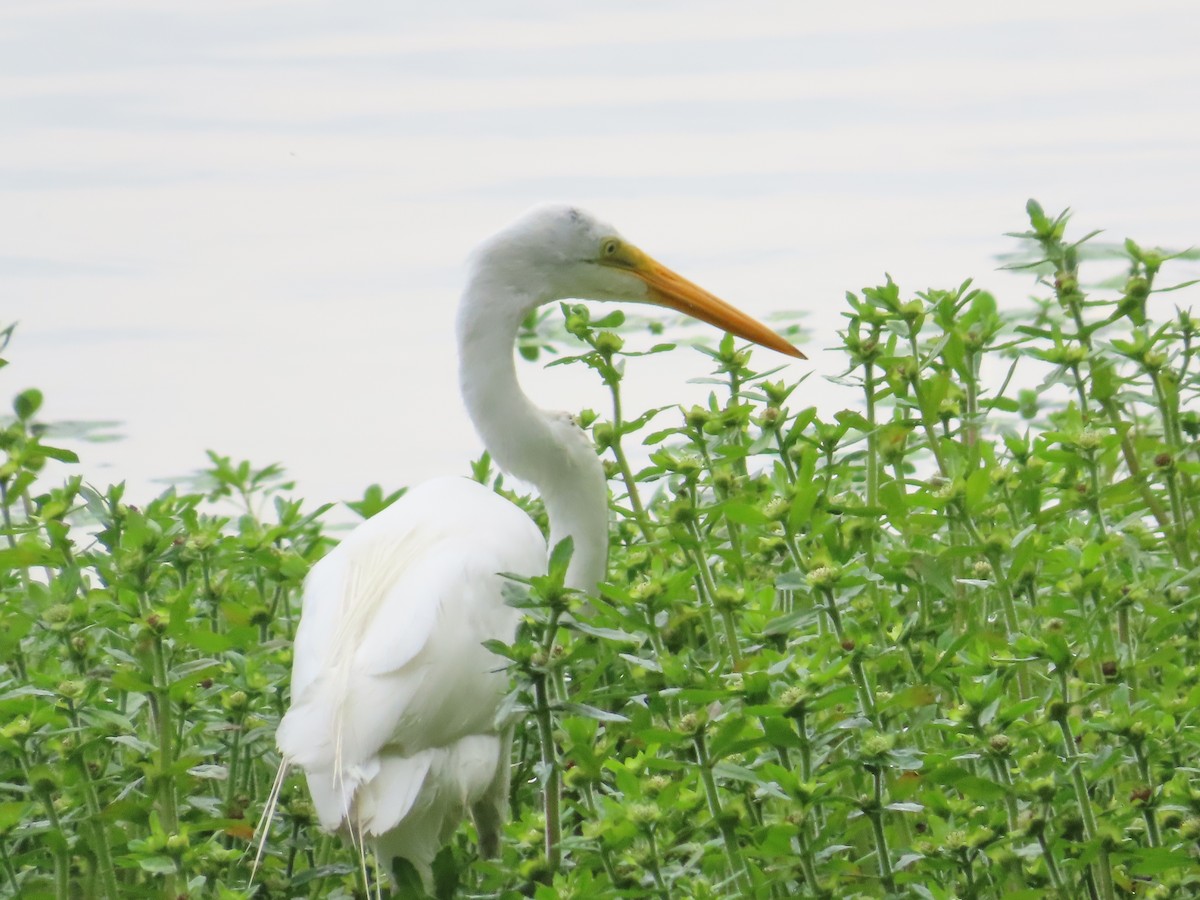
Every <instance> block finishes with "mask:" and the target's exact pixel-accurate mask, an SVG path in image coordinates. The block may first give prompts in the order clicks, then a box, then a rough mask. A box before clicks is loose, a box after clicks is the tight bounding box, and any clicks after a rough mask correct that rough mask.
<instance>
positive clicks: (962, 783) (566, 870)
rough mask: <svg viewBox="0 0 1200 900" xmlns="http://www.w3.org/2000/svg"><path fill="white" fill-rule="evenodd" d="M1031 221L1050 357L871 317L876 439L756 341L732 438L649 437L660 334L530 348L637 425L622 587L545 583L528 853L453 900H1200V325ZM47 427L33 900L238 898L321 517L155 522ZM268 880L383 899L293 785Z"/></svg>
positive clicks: (374, 494) (14, 692)
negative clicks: (68, 469) (561, 355)
mask: <svg viewBox="0 0 1200 900" xmlns="http://www.w3.org/2000/svg"><path fill="white" fill-rule="evenodd" d="M1028 213H1029V220H1030V227H1029V229H1028V230H1027V231H1025V232H1023V233H1021V234H1019V235H1017V237H1018V238H1019V240H1020V241H1021V247H1022V251H1021V252H1022V254H1023V255H1022V257H1021V260H1020V261H1019V262H1018V264H1019V265H1028V266H1029V267H1030V268H1031V269H1032V270H1033V271H1034V272H1036V273H1038V274H1039V278H1038V288H1037V293H1038V295H1039V296H1038V299H1036V300H1035V301H1034V305H1033V307H1032V308H1031V309H1029V310H1027V311H1025V312H1023V313H1022V314H1020V315H1017V316H1008V315H1005V314H1003V313H1002V312H1001V311H1000V310H999V309H998V307H997V304H996V302H995V301H994V299H993V298H992V296H991V295H989V294H988V293H986V292H983V291H980V290H975V289H973V288H972V287H971V285H970V283H965V284H962V285H960V286H959V287H957V288H954V289H951V290H930V291H926V292H924V293H917V294H908V293H906V292H904V291H902V290H901V288H900V287H899V286H898V285H896V284H894V283H892V282H891V281H890V280H888V281H887V282H886V283H884V284H882V285H880V286H878V287H873V288H869V289H866V290H863V291H861V292H859V293H858V294H850V295H848V297H847V306H846V311H845V316H846V326H845V330H844V331H843V332H842V333H841V341H842V351H843V353H842V365H843V366H844V371H842V372H841V373H839V374H838V375H837V376H836V378H835V379H834V380H836V381H837V382H839V383H840V384H842V385H848V386H850V387H851V388H852V389H853V390H855V391H856V392H858V394H859V396H860V397H861V402H860V403H859V404H858V405H857V407H856V408H855V409H847V410H842V411H839V412H832V411H830V410H818V409H817V407H816V406H814V405H811V404H809V403H807V402H805V400H804V399H803V398H804V397H805V396H806V391H807V388H806V386H805V385H804V384H802V383H799V384H798V383H787V382H785V381H782V380H779V379H778V378H776V377H775V375H776V373H774V372H770V371H761V370H760V369H759V368H757V366H758V365H760V364H773V363H774V360H773V359H772V358H770V357H769V356H768V355H766V354H762V355H761V358H759V357H756V358H754V359H752V358H751V356H750V354H749V352H748V351H746V350H743V349H740V348H738V347H737V346H736V345H735V344H734V343H733V342H732V341H731V340H728V339H726V340H724V341H722V342H721V343H720V345H719V346H718V348H717V349H716V350H704V351H703V352H704V353H705V354H706V356H707V358H708V364H709V367H710V369H711V375H710V376H709V377H708V379H707V380H708V381H710V382H711V384H712V387H713V389H712V393H711V395H710V396H709V398H708V401H707V403H705V404H704V405H698V406H693V407H691V408H690V409H679V408H674V407H672V408H666V409H660V410H652V411H649V412H647V413H645V414H642V415H638V416H631V415H629V414H627V413H626V412H625V411H623V410H622V407H621V402H620V401H621V387H622V384H623V380H624V378H625V377H626V367H627V365H628V367H629V370H630V372H634V371H635V370H636V360H635V359H634V357H637V356H638V355H639V353H635V352H632V351H628V350H626V348H625V340H626V338H627V337H632V336H633V335H632V332H633V331H636V330H637V329H631V328H630V326H628V325H625V326H622V317H621V315H620V314H619V313H616V314H610V315H608V316H606V317H605V318H603V319H594V318H592V313H591V312H590V311H589V309H588V308H587V307H584V306H566V307H564V311H565V318H564V319H563V320H560V319H558V318H557V317H551V318H549V319H546V318H543V319H535V320H531V322H530V323H529V329H528V331H527V332H526V333H525V335H524V336H523V339H522V344H521V351H522V353H523V354H525V355H527V356H531V357H535V356H537V355H538V354H539V352H541V351H542V350H543V349H545V348H546V347H547V346H548V345H559V344H560V343H561V341H560V340H559V337H561V331H562V329H563V328H564V327H565V331H566V332H569V333H570V334H571V335H572V336H573V339H577V340H578V341H581V342H582V344H583V345H584V346H585V348H586V349H585V352H584V353H583V354H582V355H579V356H575V357H572V358H571V359H569V360H558V361H556V364H557V363H561V362H570V363H571V364H583V365H587V366H589V367H591V368H592V369H594V370H595V371H596V373H597V375H598V376H599V377H600V379H601V381H602V382H603V384H604V386H605V387H606V388H607V390H608V391H609V394H610V399H611V406H610V407H609V409H608V411H607V412H606V413H605V415H603V416H597V415H596V414H594V413H590V412H585V413H584V414H583V422H584V424H585V425H586V426H587V427H589V428H590V430H591V433H592V435H593V437H594V439H595V442H596V445H597V447H598V449H599V451H600V452H601V453H602V454H603V455H604V457H605V460H606V465H607V466H608V467H609V473H610V475H611V479H612V481H611V483H612V488H613V508H614V516H613V528H612V534H611V552H610V566H609V580H608V582H607V583H606V584H604V585H603V586H602V587H601V589H600V593H599V596H598V597H590V598H585V597H581V596H577V595H573V594H572V593H571V592H569V591H566V590H564V589H563V587H562V575H563V571H564V567H565V560H566V558H567V556H568V554H569V550H570V548H569V547H566V546H564V547H561V548H558V549H557V551H556V553H555V554H554V560H553V565H552V566H551V570H550V572H549V574H548V575H545V576H542V577H538V578H534V579H531V580H530V581H528V582H526V583H524V584H519V583H514V588H513V592H512V597H511V600H512V602H514V603H515V604H517V605H519V606H521V607H522V609H523V610H524V612H525V620H526V624H525V626H524V627H523V628H522V631H521V633H520V634H519V635H518V638H517V640H516V641H515V642H514V643H512V644H511V645H497V646H496V650H497V651H498V652H500V653H501V654H502V655H504V656H505V657H507V658H508V659H509V660H510V661H511V671H512V675H513V685H514V690H513V694H512V696H511V701H512V704H513V705H514V706H515V707H521V708H524V709H525V710H527V712H528V715H527V716H526V718H525V720H524V721H525V724H524V726H523V727H522V728H521V729H520V730H519V732H518V740H517V741H516V744H515V747H514V768H513V785H514V790H513V793H512V823H511V825H510V826H509V829H508V839H507V841H506V842H505V846H504V848H503V852H502V856H501V858H499V859H497V860H479V859H476V858H475V854H474V849H473V847H474V844H473V842H472V841H471V839H470V837H471V836H470V828H469V826H464V828H463V829H461V830H460V832H459V834H458V835H457V836H456V839H455V841H454V842H453V843H452V845H451V846H450V847H449V848H448V849H447V850H446V851H445V852H444V853H443V855H442V856H441V857H439V861H438V865H437V877H438V894H439V895H441V896H451V895H453V894H454V893H455V892H457V893H458V894H459V895H461V896H501V897H519V896H534V897H537V898H547V900H548V898H565V897H577V898H595V897H643V896H645V897H663V898H671V897H673V898H716V897H830V898H852V897H884V896H895V897H917V898H937V900H943V898H945V900H949V898H1000V897H1007V898H1042V897H1061V898H1078V897H1093V898H1103V900H1111V898H1115V897H1124V896H1137V897H1180V898H1183V897H1195V896H1197V895H1200V868H1198V863H1197V850H1198V844H1197V841H1198V840H1200V780H1198V777H1197V776H1198V769H1197V766H1198V764H1200V729H1198V727H1197V709H1198V708H1200V618H1198V612H1200V597H1198V593H1200V587H1198V581H1197V562H1198V560H1200V525H1198V522H1200V494H1198V493H1197V490H1196V487H1197V482H1198V481H1200V453H1198V443H1197V438H1198V436H1200V416H1198V414H1197V409H1198V403H1197V394H1198V392H1200V375H1198V369H1200V360H1198V359H1197V352H1196V340H1197V333H1198V328H1197V323H1196V321H1195V320H1194V319H1193V318H1192V317H1191V316H1190V314H1188V313H1187V312H1183V311H1180V310H1178V309H1173V308H1172V306H1171V303H1170V298H1171V296H1172V295H1170V294H1169V293H1168V292H1169V291H1171V290H1173V289H1174V288H1176V287H1182V286H1183V285H1164V284H1162V283H1161V279H1160V270H1162V269H1163V267H1164V266H1165V265H1166V264H1167V263H1168V262H1169V260H1170V259H1171V258H1172V257H1171V255H1170V254H1167V253H1164V252H1160V251H1152V250H1147V249H1143V248H1141V247H1139V246H1137V245H1136V244H1134V243H1132V242H1127V243H1126V244H1125V245H1124V246H1123V247H1120V248H1116V250H1117V253H1118V255H1120V257H1121V258H1122V259H1123V264H1122V265H1123V271H1122V273H1121V275H1120V277H1119V278H1118V279H1117V280H1116V281H1115V282H1110V283H1106V284H1100V285H1095V286H1092V287H1085V285H1086V284H1088V282H1085V281H1084V279H1083V277H1082V275H1081V272H1080V260H1081V259H1084V260H1088V259H1090V258H1091V257H1092V256H1102V255H1104V254H1103V253H1102V252H1096V251H1094V250H1093V245H1092V244H1085V243H1084V241H1086V240H1087V238H1084V239H1083V240H1074V241H1068V238H1067V236H1066V227H1067V216H1066V215H1065V214H1064V215H1060V216H1057V217H1050V216H1047V215H1046V214H1044V213H1043V211H1042V210H1041V208H1040V207H1038V206H1037V204H1036V203H1033V202H1031V203H1030V204H1029V206H1028ZM1088 237H1091V236H1090V235H1089V236H1088ZM1101 249H1102V248H1101ZM1193 258H1194V257H1193ZM1089 277H1093V276H1090V274H1089ZM622 327H623V328H624V331H623V332H622V331H619V330H618V329H619V328H622ZM9 334H11V329H10V330H9V332H7V333H6V337H7V335H9ZM669 349H671V345H669V344H663V345H658V346H655V347H653V348H651V350H650V351H648V352H667V351H668V350H669ZM40 402H41V396H40V394H38V392H37V391H33V390H30V391H25V392H24V393H22V394H20V395H18V396H17V398H16V401H15V404H14V411H15V417H14V418H12V419H11V420H10V421H8V422H7V423H5V424H4V427H3V431H2V432H0V439H2V440H3V449H4V451H5V452H6V454H7V457H6V461H5V462H4V464H3V467H2V468H0V505H2V507H3V517H4V518H3V526H4V528H3V530H4V537H3V541H2V542H0V590H2V591H3V617H2V620H0V658H2V659H3V662H4V670H3V676H2V681H0V782H2V784H0V792H2V793H0V895H3V896H8V897H18V896H19V897H55V898H73V897H89V898H90V897H100V898H127V897H170V898H175V897H184V896H186V897H220V898H231V897H242V896H246V895H247V894H246V893H245V890H246V885H247V880H248V875H249V870H250V859H251V856H252V854H248V853H247V848H248V846H249V844H250V840H251V836H252V832H253V831H254V827H255V820H256V818H257V816H258V814H259V812H260V809H261V805H262V801H263V799H264V798H265V797H266V794H267V791H268V789H269V787H270V784H271V780H272V777H273V774H274V771H275V768H276V765H277V763H278V756H277V753H276V751H275V749H274V742H273V733H274V729H275V726H276V724H277V722H278V720H279V717H280V715H281V714H282V712H283V710H284V708H285V706H286V703H287V696H286V685H287V681H288V671H289V667H290V663H291V658H290V638H291V636H292V634H293V630H294V626H295V624H296V618H297V614H298V604H299V599H300V588H301V584H302V580H303V577H304V575H305V573H306V571H307V569H308V568H309V566H310V565H311V563H312V562H313V561H314V560H316V559H317V558H319V557H320V556H321V555H322V554H323V553H324V552H326V550H327V549H328V548H329V547H330V546H331V544H332V538H331V537H330V536H329V535H327V534H326V533H324V531H323V530H322V524H321V516H322V514H323V513H324V512H325V511H326V509H327V507H320V508H315V509H313V508H309V507H306V506H305V505H304V504H303V503H302V502H301V501H298V500H295V499H291V498H290V496H289V495H290V492H291V486H290V485H289V484H288V483H287V482H285V481H283V479H282V473H281V471H280V470H279V469H278V467H274V466H269V467H267V468H265V469H256V468H254V467H252V466H251V465H249V464H248V463H241V464H235V463H233V462H231V461H230V460H229V459H226V458H223V457H220V456H216V455H214V456H212V458H211V465H210V467H209V468H208V470H207V472H206V474H205V478H206V487H205V489H203V490H200V489H194V490H192V489H189V490H175V489H172V490H168V491H166V492H165V493H164V494H162V495H161V496H159V497H157V498H156V499H154V500H152V501H151V502H150V503H148V504H146V505H145V506H144V507H143V508H137V507H135V506H133V505H130V504H129V503H127V502H125V500H124V497H123V490H122V488H121V487H120V486H117V487H111V488H108V489H106V490H99V489H96V488H93V487H91V486H90V485H89V484H88V483H87V482H86V481H85V480H84V479H83V478H82V477H80V476H77V475H75V476H71V477H69V478H67V480H66V481H65V482H64V483H62V484H57V483H50V479H48V478H47V477H46V476H45V475H44V474H43V468H44V466H45V464H46V462H47V461H48V460H52V459H53V460H59V461H62V462H74V455H73V454H71V453H70V452H68V451H64V450H61V449H56V448H55V447H54V446H52V445H50V444H47V442H46V441H47V439H48V437H49V435H48V433H47V430H46V428H45V427H44V426H43V425H41V424H39V422H38V418H37V412H38V408H39V405H40ZM639 444H640V445H642V446H643V447H644V448H645V449H644V450H643V451H639V452H631V450H632V448H635V447H636V446H637V445H639ZM639 453H640V456H639ZM647 454H648V456H647ZM639 458H642V459H647V458H648V464H645V465H640V466H639V464H638V463H637V459H639ZM473 474H474V476H475V477H476V478H477V479H479V480H481V481H484V482H485V483H489V484H493V485H495V487H496V489H497V490H501V491H504V492H505V493H507V494H510V496H513V497H514V499H516V500H517V501H518V502H520V503H521V504H522V505H524V506H525V507H526V508H527V509H528V510H529V511H530V513H531V514H532V515H534V516H535V518H538V519H539V521H542V522H543V524H544V515H543V513H542V511H541V510H540V508H539V506H538V504H537V503H536V501H535V500H532V499H530V498H527V497H523V496H519V495H516V494H511V492H509V491H508V489H507V487H506V486H505V484H504V483H503V481H502V479H501V478H499V477H498V476H497V475H496V474H495V473H494V472H492V470H491V468H490V466H489V464H488V461H487V459H486V458H484V459H483V460H481V461H479V462H478V463H477V464H476V465H475V466H474V468H473ZM395 496H396V494H392V495H385V494H384V492H383V491H381V490H380V489H379V488H378V487H373V488H371V489H369V490H368V491H367V492H366V495H365V496H364V497H363V499H362V500H360V501H358V502H357V503H354V504H351V507H352V508H353V509H354V510H355V511H356V512H357V513H359V514H360V515H362V516H370V515H372V514H373V513H375V512H377V511H378V510H380V509H382V508H383V507H384V506H386V504H387V503H388V502H390V501H391V500H393V499H395ZM234 508H237V509H240V513H230V512H229V510H230V509H234ZM267 847H268V850H267V854H266V856H265V858H264V861H263V864H262V866H261V869H260V872H259V876H258V882H257V884H256V885H255V887H254V889H253V891H252V893H253V895H254V896H256V897H277V898H283V897H350V896H363V895H364V894H363V888H362V886H361V884H359V883H358V876H357V866H356V863H355V859H354V856H353V855H352V853H351V852H350V851H349V850H348V849H347V848H345V847H343V846H342V845H341V843H340V842H339V841H338V840H337V839H335V838H332V837H330V836H326V835H322V834H321V833H320V832H319V830H318V828H317V825H316V822H315V818H314V815H313V809H312V806H311V805H310V803H309V801H308V799H307V796H306V793H305V790H304V788H303V784H302V782H301V780H300V779H298V778H292V779H290V780H289V782H288V784H287V785H286V786H285V789H284V794H283V802H282V803H281V809H280V813H279V815H278V816H277V818H276V820H275V822H274V823H273V824H272V825H271V827H270V832H269V840H268V845H267Z"/></svg>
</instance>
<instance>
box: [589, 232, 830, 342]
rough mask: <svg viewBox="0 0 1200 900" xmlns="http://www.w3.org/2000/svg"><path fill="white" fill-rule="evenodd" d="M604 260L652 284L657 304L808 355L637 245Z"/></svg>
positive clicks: (653, 300)
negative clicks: (639, 248)
mask: <svg viewBox="0 0 1200 900" xmlns="http://www.w3.org/2000/svg"><path fill="white" fill-rule="evenodd" d="M602 262H604V263H607V264H609V265H612V266H614V267H617V268H621V269H625V270H626V271H627V272H629V273H630V274H632V275H636V276H637V277H638V278H640V279H641V280H642V281H644V282H645V283H646V286H647V287H648V288H650V297H649V302H651V303H653V304H655V305H656V306H665V307H667V308H668V309H674V310H676V311H678V312H681V313H683V314H684V315H687V316H691V317H692V318H693V319H699V320H700V321H701V322H707V323H708V324H710V325H715V326H716V327H717V328H721V329H723V330H725V331H728V332H729V333H730V334H733V335H736V336H737V337H740V338H743V339H745V340H747V341H752V342H754V343H755V344H758V345H760V346H763V347H769V348H770V349H772V350H777V351H779V352H780V353H786V354H787V355H788V356H794V357H796V358H797V359H807V358H808V357H806V356H805V355H804V354H803V353H801V352H800V351H799V350H797V349H796V348H795V347H793V346H792V344H791V342H789V341H788V340H786V339H785V338H783V337H782V336H780V335H779V334H777V333H776V332H775V331H773V330H771V329H770V328H768V327H767V326H766V325H764V324H762V322H759V321H758V320H757V319H753V318H751V317H750V316H748V315H746V314H745V313H744V312H742V311H741V310H739V309H736V308H734V307H732V306H730V305H729V304H728V303H726V302H725V301H724V300H722V299H720V298H719V297H715V296H713V295H712V294H710V293H709V292H708V291H706V290H704V288H702V287H700V286H699V285H697V284H693V283H692V282H690V281H688V280H687V279H686V278H684V277H683V276H682V275H678V274H676V273H675V272H673V271H671V270H670V269H668V268H667V267H666V266H664V265H663V264H662V263H660V262H657V261H656V260H654V259H651V258H650V257H649V256H647V255H646V254H645V253H643V252H642V251H641V250H638V249H637V248H636V247H632V246H630V245H629V244H622V245H621V246H620V248H619V250H618V251H617V252H616V253H615V254H614V255H613V256H611V257H609V258H606V259H603V260H602Z"/></svg>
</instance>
